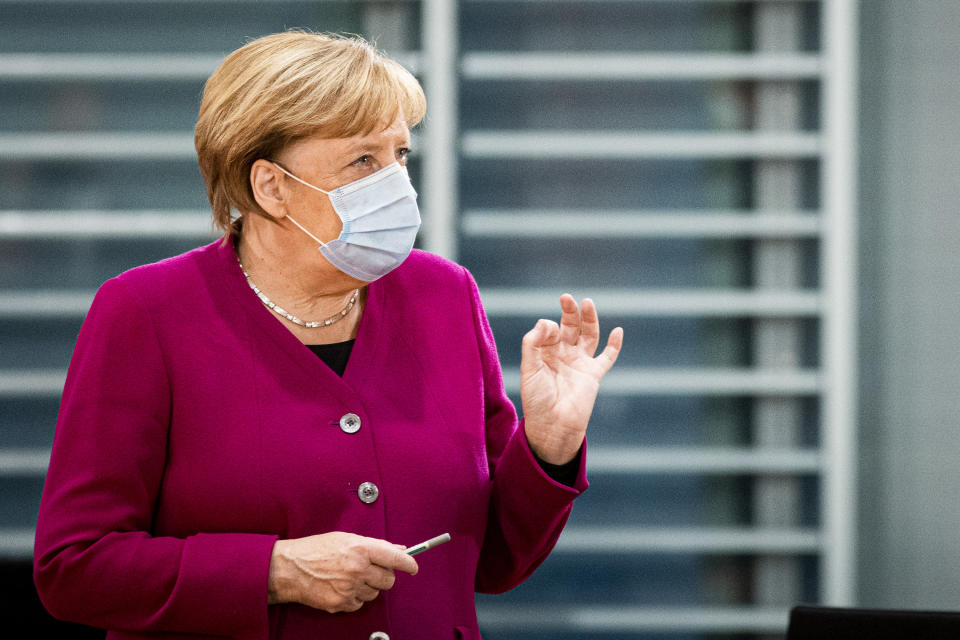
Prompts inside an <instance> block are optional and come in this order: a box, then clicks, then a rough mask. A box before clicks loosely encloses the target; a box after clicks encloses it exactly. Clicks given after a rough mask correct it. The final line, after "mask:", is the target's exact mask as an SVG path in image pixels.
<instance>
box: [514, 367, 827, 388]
mask: <svg viewBox="0 0 960 640" xmlns="http://www.w3.org/2000/svg"><path fill="white" fill-rule="evenodd" d="M503 378H504V384H505V385H506V388H507V391H508V392H509V393H519V392H520V370H519V369H518V368H514V367H510V368H507V369H505V370H504V372H503ZM819 391H820V376H819V374H818V373H817V372H815V371H803V370H800V371H763V370H751V369H706V368H704V369H668V368H651V369H646V368H640V367H626V366H619V365H618V366H617V367H614V368H613V369H612V370H611V371H610V372H609V373H608V374H607V375H606V376H604V378H603V382H602V383H600V393H601V394H603V395H613V396H630V395H654V396H673V395H711V396H764V395H774V396H779V395H784V396H793V395H814V394H816V393H818V392H819Z"/></svg>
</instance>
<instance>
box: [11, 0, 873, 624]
mask: <svg viewBox="0 0 960 640" xmlns="http://www.w3.org/2000/svg"><path fill="white" fill-rule="evenodd" d="M4 1H5V0H0V3H2V2H4ZM90 1H93V0H90ZM97 1H102V2H112V1H116V0H97ZM474 1H480V0H474ZM486 1H489V2H496V1H499V0H486ZM531 1H536V2H545V1H548V0H531ZM566 1H569V0H556V2H557V3H558V4H560V3H562V2H566ZM596 1H602V0H596ZM647 1H649V0H647ZM697 1H707V0H697ZM709 1H713V2H727V1H730V0H709ZM759 1H761V4H775V2H774V1H773V0H769V2H762V0H759ZM801 1H802V2H812V1H814V0H801ZM458 6H459V4H458V2H456V1H455V0H423V1H422V11H423V34H422V42H423V44H424V50H423V51H422V52H420V53H417V52H404V53H402V54H401V55H400V57H401V58H402V61H403V62H404V64H405V65H407V66H408V67H412V68H413V69H414V71H415V72H417V73H419V74H421V75H422V76H423V79H424V86H425V89H426V91H427V94H428V101H429V104H430V109H429V111H428V116H427V119H426V121H425V123H424V125H423V127H422V131H421V132H420V133H419V134H418V142H419V143H420V146H421V148H422V152H421V155H422V161H423V167H422V168H423V177H422V182H421V198H422V199H421V202H422V204H423V209H424V214H425V219H426V225H425V230H424V231H425V234H424V246H425V248H427V249H428V250H431V251H434V252H436V253H439V254H441V255H445V256H448V257H451V258H456V256H457V241H458V238H459V237H460V234H461V233H462V234H463V237H465V238H503V237H512V238H520V237H523V238H529V237H538V238H559V237H569V236H571V235H584V236H590V237H597V238H613V237H619V238H730V239H735V238H749V239H757V240H759V241H765V240H776V241H783V240H793V241H795V240H801V239H813V240H815V241H818V242H819V243H820V246H821V261H822V262H821V273H822V274H823V281H822V283H821V289H820V290H819V291H797V290H794V289H783V290H777V289H771V290H763V291H749V292H743V291H730V290H723V289H711V290H708V291H690V290H673V291H656V292H653V291H639V292H638V291H633V290H624V289H610V290H604V291H595V292H593V291H591V292H590V293H591V294H593V295H594V297H595V298H596V299H597V300H598V304H600V305H601V306H602V307H603V308H604V310H605V311H607V312H613V313H618V314H622V315H626V316H630V317H658V316H713V317H752V318H768V319H783V320H788V321H789V320H792V319H796V318H803V317H818V318H820V319H821V345H820V350H821V351H820V355H821V359H820V360H821V367H820V369H817V370H805V369H788V370H779V369H773V368H771V369H766V368H752V369H710V368H698V369H646V368H636V367H635V368H631V367H626V366H620V367H617V368H616V369H614V370H613V371H612V372H611V374H610V375H609V377H608V378H607V379H606V380H605V381H604V385H603V388H602V393H603V394H606V395H611V396H635V395H642V394H655V395H661V396H662V395H677V394H681V395H706V396H744V395H747V396H754V397H769V398H777V397H787V398H800V397H811V396H817V397H819V398H821V399H822V403H821V406H822V434H823V441H822V443H821V447H820V448H819V449H818V450H808V449H802V448H797V447H791V446H785V447H779V448H775V447H770V448H764V449H762V450H760V449H755V448H750V449H744V448H729V447H723V448H677V449H656V448H631V447H622V448H616V449H613V448H609V449H598V450H592V453H591V455H590V460H589V468H590V472H591V473H595V474H633V475H638V474H701V475H703V474H714V475H744V474H748V475H756V476H764V477H771V478H782V479H787V480H790V479H792V478H794V477H796V476H811V475H816V476H819V477H820V478H821V479H822V500H821V503H822V517H821V527H820V529H819V530H817V531H811V530H807V529H803V528H800V527H796V526H785V527H772V526H769V525H765V526H761V527H756V528H751V529H748V530H744V529H738V528H725V529H706V528H703V529H697V528H686V529H682V530H677V529H649V528H617V529H603V530H599V529H598V530H593V529H586V528H576V527H573V528H571V529H569V530H568V531H567V532H566V533H565V534H564V535H563V537H562V538H561V540H560V542H559V543H558V546H557V553H558V554H567V553H582V552H583V551H584V550H586V548H587V546H588V545H591V549H595V548H596V547H597V545H599V549H600V551H601V552H612V553H613V552H618V551H625V552H638V553H639V552H645V553H646V552H649V553H660V552H681V553H704V554H729V553H744V554H772V555H773V556H785V555H791V554H819V557H820V561H821V578H820V583H821V594H820V598H821V601H822V602H823V603H826V604H832V605H849V604H853V603H854V602H855V593H856V574H855V570H854V567H855V554H854V552H855V546H854V545H855V540H856V519H855V515H856V490H857V485H856V469H855V460H856V429H855V418H856V402H855V384H856V369H855V362H856V350H855V345H856V339H857V335H856V325H855V322H856V316H855V304H856V268H857V265H856V260H855V256H856V231H857V229H856V207H857V202H856V182H855V176H856V161H855V144H856V140H855V130H856V129H855V128H856V122H855V113H856V90H855V87H856V77H855V71H856V64H857V61H856V38H857V31H856V13H857V1H856V0H821V6H822V13H821V16H822V20H823V23H822V28H821V33H822V48H821V51H820V53H819V54H817V55H811V54H803V53H795V54H789V55H780V54H774V53H758V54H751V55H742V56H741V55H727V54H719V55H712V54H697V55H689V56H687V55H683V54H677V55H647V54H638V55H621V54H614V53H598V54H583V55H575V56H568V55H560V54H557V53H546V54H508V53H505V52H490V53H478V52H462V53H461V52H459V51H458V50H457V48H458V37H459V31H458ZM161 58H162V59H161ZM216 61H217V58H216V57H215V56H208V57H201V58H196V57H190V56H177V55H170V56H161V57H158V58H150V59H147V58H145V57H142V56H124V57H122V58H116V57H113V56H105V55H88V56H70V57H69V59H64V56H58V55H26V54H24V55H21V54H9V55H0V80H4V81H11V80H12V81H16V82H21V81H39V82H46V81H60V80H64V79H73V80H84V81H98V82H100V81H111V82H112V81H122V82H127V81H134V82H135V81H140V80H155V79H159V78H167V79H170V78H172V79H182V80H184V81H193V80H200V79H202V78H203V77H205V74H206V73H207V72H208V69H212V68H213V65H215V64H216ZM598 65H599V66H601V67H603V69H604V71H603V74H602V78H601V79H605V80H613V81H652V80H655V81H673V80H683V81H689V80H696V81H704V80H705V81H715V80H720V81H728V80H753V81H759V82H766V81H772V82H780V81H788V82H796V81H799V82H806V81H818V80H819V81H820V82H821V85H822V92H821V95H822V105H821V113H822V125H821V129H820V131H818V132H816V133H806V132H790V133H780V132H761V133H757V132H743V133H710V132H679V133H669V134H661V133H650V134H637V133H635V132H610V131H594V132H584V131H570V132H557V131H530V130H527V131H525V132H506V131H467V132H460V131H458V117H457V116H458V105H457V93H458V82H459V78H463V79H464V80H469V81H487V80H491V81H492V80H497V81H507V80H509V81H544V80H548V81H564V82H568V81H569V82H577V81H581V80H593V79H596V77H597V76H595V75H593V72H594V71H595V70H596V69H595V67H597V66H598ZM591 67H594V68H591ZM0 155H3V157H4V158H5V159H7V160H8V161H10V160H14V161H15V160H23V161H47V160H69V161H86V160H101V159H109V160H114V159H124V158H135V159H164V160H176V161H180V160H184V159H190V160H192V159H193V144H192V136H190V135H189V134H183V133H178V132H177V133H169V134H168V133H162V134H151V133H124V134H108V133H78V134H69V135H64V134H60V133H58V134H50V135H47V134H39V133H37V134H5V135H0ZM461 157H467V158H487V159H492V158H502V159H508V160H521V161H523V160H541V161H542V160H550V159H555V158H569V157H576V158H581V159H584V158H586V159H589V158H628V159H647V158H650V159H664V158H695V159H703V158H725V159H739V158H751V159H761V160H762V159H770V160H775V161H776V160H805V159H819V160H820V180H821V182H820V184H821V204H820V210H819V211H798V210H780V209H776V208H770V209H769V210H766V209H761V210H757V211H729V210H725V211H720V210H718V211H711V212H692V211H670V212H668V211H645V210H618V211H578V210H560V211H558V210H523V211H512V210H510V211H506V210H468V211H460V210H459V204H458V192H459V185H458V159H459V158H461ZM161 218H162V219H161ZM212 235H213V232H212V231H211V229H210V226H209V222H207V221H206V219H205V216H204V215H203V214H202V212H195V211H187V210H184V211H176V212H171V211H163V212H160V211H100V210H90V211H43V212H39V211H31V212H26V211H0V238H5V239H25V238H35V239H40V238H71V239H99V238H134V237H153V238H156V237H197V238H202V237H211V236H212ZM556 293H559V291H557V292H553V291H543V290H531V289H510V288H500V289H489V288H488V289H484V291H483V295H484V300H485V304H486V305H487V308H488V312H489V313H490V315H491V317H492V318H494V319H496V318H499V317H509V316H518V315H525V316H526V315H530V316H533V315H540V314H547V313H550V312H551V310H552V309H553V308H554V306H555V299H556V295H555V294H556ZM91 299H92V292H91V291H72V290H67V291H64V290H56V291H30V292H17V293H13V292H2V293H0V317H3V318H15V317H39V316H44V315H49V314H54V313H55V314H57V315H59V316H62V315H63V314H72V315H76V316H77V317H79V316H82V314H83V313H84V312H85V311H86V309H87V307H88V306H89V303H90V300H91ZM504 377H505V382H506V385H507V388H508V390H509V391H510V392H512V393H515V392H516V391H517V390H518V382H519V372H518V371H517V370H516V369H515V368H507V369H506V370H505V371H504ZM63 382H64V372H62V371H60V370H45V369H44V370H34V371H22V370H3V371H0V397H4V398H9V397H18V398H19V397H49V398H55V397H56V396H57V395H58V394H59V393H60V392H61V390H62V386H63ZM48 456H49V451H47V450H43V449H2V450H0V476H24V475H26V476H31V475H34V476H35V475H39V474H42V473H43V472H44V471H45V467H46V460H47V458H48ZM31 549H32V532H31V531H28V530H0V555H7V556H11V555H12V556H23V555H24V554H29V553H30V551H31ZM480 612H481V620H482V622H483V624H484V626H485V627H487V628H490V629H516V630H521V629H534V628H535V629H537V630H545V629H554V630H560V629H563V630H581V631H596V632H603V631H612V630H621V631H678V630H679V631H713V632H724V631H727V632H746V633H777V632H782V630H783V628H784V623H785V620H786V611H785V609H783V608H782V607H776V606H771V607H763V606H760V607H743V608H715V607H701V608H659V607H658V608H629V607H627V608H624V607H616V608H605V607H590V606H579V605H572V606H565V607H564V608H563V609H562V610H561V609H557V610H556V611H554V610H553V609H537V610H534V609H532V608H522V607H521V608H514V607H509V608H507V607H504V608H501V607H490V606H481V608H480Z"/></svg>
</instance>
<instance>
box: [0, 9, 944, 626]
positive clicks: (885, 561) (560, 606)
mask: <svg viewBox="0 0 960 640" xmlns="http://www.w3.org/2000/svg"><path fill="white" fill-rule="evenodd" d="M292 27H300V28H306V29H311V30H315V31H337V32H350V33H357V34H362V35H364V36H366V37H368V38H371V39H373V40H375V41H376V43H377V45H378V46H379V47H380V48H381V49H383V50H384V51H386V52H387V53H388V54H390V55H392V56H393V57H395V58H397V59H398V60H399V61H401V62H402V63H403V64H404V65H406V66H407V67H408V68H410V69H411V70H412V71H414V72H415V73H416V74H417V75H418V77H419V78H420V79H421V82H422V83H423V84H424V86H425V88H426V90H427V95H428V115H427V119H426V120H425V122H424V124H422V125H421V126H420V127H419V128H418V130H417V132H416V137H415V141H414V146H415V148H416V151H415V154H416V155H415V156H414V157H413V159H412V160H411V175H412V176H413V180H414V184H415V186H416V187H417V188H418V190H419V192H420V197H421V207H422V210H423V213H424V220H425V224H424V229H423V231H422V233H421V237H420V240H419V242H420V246H421V247H423V248H426V249H429V250H432V251H436V252H438V253H441V254H444V255H446V256H448V257H451V258H454V259H456V260H458V261H460V262H461V263H462V264H464V265H465V266H467V267H468V268H469V269H471V271H472V272H473V273H474V275H475V276H476V278H477V280H478V282H479V284H480V287H481V291H482V294H483V297H484V301H485V304H486V307H487V311H488V314H489V316H490V320H491V323H492V326H493V329H494V332H495V335H496V338H497V343H498V345H499V349H500V353H501V359H502V362H503V366H504V372H505V377H506V381H507V384H508V387H509V388H510V389H511V391H512V392H513V397H514V399H515V401H519V398H518V397H517V394H516V391H517V385H518V381H519V374H518V365H519V356H520V348H519V347H520V338H521V336H522V335H523V333H524V332H525V331H526V330H527V329H528V328H529V327H530V326H532V325H533V323H534V321H535V320H536V319H537V318H538V317H541V316H548V317H553V316H555V315H556V310H557V297H558V296H559V294H560V293H561V292H563V291H570V292H572V293H573V294H574V295H578V296H585V295H591V296H593V297H594V298H595V300H596V301H597V304H598V307H599V309H600V313H601V320H602V322H603V324H604V325H606V327H607V328H608V329H609V328H611V327H613V326H615V325H622V326H624V328H625V330H626V346H625V350H624V353H623V354H622V356H621V359H620V361H619V362H618V364H617V366H616V367H615V368H614V370H613V372H612V373H611V374H610V375H609V376H608V378H607V379H606V380H605V382H604V386H603V388H602V389H601V396H600V399H599V401H598V404H597V407H596V410H595V413H594V419H593V422H592V424H591V427H590V432H589V439H590V451H589V455H588V460H589V474H590V478H591V488H590V490H589V491H588V492H587V493H586V494H585V495H584V496H583V497H582V498H581V499H580V500H578V502H577V504H576V507H575V509H574V515H573V517H572V519H571V521H570V524H569V525H568V527H567V530H566V531H565V533H564V534H563V536H562V538H561V540H560V542H559V544H558V546H557V548H556V550H555V552H554V553H553V554H552V555H551V557H550V558H549V559H548V560H547V562H546V563H545V564H544V565H543V566H542V567H541V568H540V569H539V570H538V572H537V573H536V574H535V575H534V576H533V577H532V578H531V579H530V580H529V581H528V582H527V583H526V584H524V585H522V586H521V587H519V588H517V589H516V590H514V591H513V592H510V593H508V594H505V595H501V596H478V609H479V612H480V621H481V629H482V631H483V633H484V637H485V638H488V639H490V640H512V639H518V638H525V639H532V640H536V639H538V638H551V639H553V640H556V639H568V638H569V639H573V638H597V639H600V638H603V639H615V638H624V639H627V638H630V639H641V638H642V639H646V640H653V639H667V638H669V639H673V640H678V639H684V640H692V639H694V638H707V637H709V638H727V639H732V638H778V637H782V636H783V632H784V630H785V628H786V621H787V612H788V610H789V607H790V606H791V605H793V604H795V603H798V602H810V603H817V602H819V603H829V604H838V605H850V604H857V605H865V606H874V607H913V608H945V609H960V536H958V535H957V531H958V530H960V501H958V500H957V499H956V496H957V495H958V494H957V493H956V492H957V491H958V490H960V465H958V464H957V463H956V460H957V457H958V456H957V454H958V452H960V428H958V427H960V419H958V416H960V400H958V398H960V393H958V386H960V349H958V346H957V340H958V338H957V336H958V335H960V313H958V312H960V309H958V306H960V304H958V301H960V296H958V287H957V283H958V282H960V251H958V250H957V249H958V248H960V217H958V206H957V202H958V201H960V126H958V117H957V114H958V113H960V80H958V73H960V2H958V1H955V0H861V1H860V2H857V1H856V0H751V1H748V0H636V1H624V0H620V1H609V2H607V1H603V0H589V1H588V0H581V1H577V2H575V1H567V0H553V1H551V0H461V1H459V2H457V1H454V0H421V1H419V2H418V1H402V0H354V1H348V0H342V1H332V0H327V1H322V2H317V1H313V2H306V1H293V0H272V1H264V0H259V1H242V0H231V1H219V0H207V1H201V0H196V1H184V0H179V1H178V0H142V1H134V0H127V1H122V0H56V1H53V0H51V1H47V0H32V1H25V0H0V589H2V593H0V608H2V609H3V611H4V612H5V613H6V614H7V615H6V618H7V619H8V620H17V619H27V620H30V621H33V622H34V624H37V625H52V624H53V623H52V622H50V621H44V622H41V620H43V613H42V611H41V609H40V607H39V603H38V602H37V601H36V596H35V593H34V591H33V586H32V581H31V578H30V562H31V555H32V537H33V527H34V525H35V519H36V513H37V505H38V502H39V498H40V494H41V490H42V486H43V479H44V473H45V469H46V464H47V459H48V457H49V447H50V444H51V442H52V438H53V431H54V425H55V421H56V414H57V408H58V403H59V394H60V392H61V390H62V385H63V381H64V377H65V372H66V367H67V364H68V362H69V358H70V355H71V351H72V348H73V344H74V341H75V339H76V335H77V332H78V330H79V327H80V324H81V322H82V320H83V316H84V313H85V312H86V309H87V307H88V305H89V303H90V301H91V299H92V296H93V293H94V291H95V290H96V289H97V287H98V286H99V285H100V284H101V283H102V282H103V281H104V280H106V279H107V278H109V277H111V276H113V275H116V274H117V273H119V272H121V271H123V270H125V269H128V268H130V267H133V266H135V265H139V264H142V263H145V262H149V261H154V260H158V259H160V258H163V257H166V256H170V255H174V254H177V253H180V252H183V251H186V250H188V249H190V248H193V247H195V246H198V245H200V244H205V243H207V242H210V241H212V240H213V239H214V236H213V234H212V231H211V226H210V223H209V220H208V208H207V202H206V199H205V194H204V189H203V185H202V181H201V178H200V175H199V171H198V169H197V166H196V161H195V155H194V150H193V144H192V128H193V125H194V122H195V119H196V112H197V108H198V105H199V100H200V94H201V91H202V87H203V82H204V80H205V78H206V77H207V76H208V75H209V73H210V72H211V71H212V70H213V69H214V68H215V67H216V65H217V64H218V63H219V61H220V60H221V59H222V58H223V56H224V55H225V54H226V53H228V52H230V51H231V50H233V49H236V48H237V47H239V46H241V45H243V44H244V43H245V42H247V41H248V40H249V39H251V38H254V37H257V36H260V35H264V34H267V33H272V32H276V31H281V30H284V29H287V28H292ZM38 628H39V627H38ZM50 628H53V627H50ZM56 628H57V629H59V630H60V632H61V633H62V634H63V635H69V636H70V637H82V636H84V633H87V634H88V635H90V637H97V632H96V631H93V630H83V629H80V628H77V627H65V626H61V627H56ZM99 636H100V637H102V632H99Z"/></svg>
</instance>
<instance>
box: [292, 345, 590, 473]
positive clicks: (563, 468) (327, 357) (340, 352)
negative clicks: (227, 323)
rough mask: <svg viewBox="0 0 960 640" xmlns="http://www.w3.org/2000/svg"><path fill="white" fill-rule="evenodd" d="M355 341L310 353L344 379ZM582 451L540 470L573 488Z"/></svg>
mask: <svg viewBox="0 0 960 640" xmlns="http://www.w3.org/2000/svg"><path fill="white" fill-rule="evenodd" d="M353 343H354V340H347V341H346V342H334V343H333V344H308V345H307V347H308V348H309V349H310V351H313V352H314V353H315V354H317V357H319V358H320V359H321V360H323V363H324V364H326V365H327V366H328V367H330V369H332V370H333V371H334V373H336V374H337V375H338V376H340V377H343V372H344V371H346V370H347V361H349V360H350V353H351V352H352V351H353ZM582 451H583V450H582V449H581V450H580V451H578V452H577V455H575V456H574V457H573V460H571V461H570V462H568V463H567V464H550V463H549V462H544V461H543V460H541V459H540V458H537V462H538V463H540V468H541V469H543V471H544V473H546V474H547V475H548V476H550V478H552V479H553V480H554V481H555V482H559V483H560V484H564V485H566V486H568V487H572V486H573V483H574V482H576V480H577V472H578V471H579V470H580V456H581V455H582Z"/></svg>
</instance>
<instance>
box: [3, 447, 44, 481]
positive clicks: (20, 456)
mask: <svg viewBox="0 0 960 640" xmlns="http://www.w3.org/2000/svg"><path fill="white" fill-rule="evenodd" d="M49 463H50V450H49V449H0V476H43V475H46V473H47V465H48V464H49Z"/></svg>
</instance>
